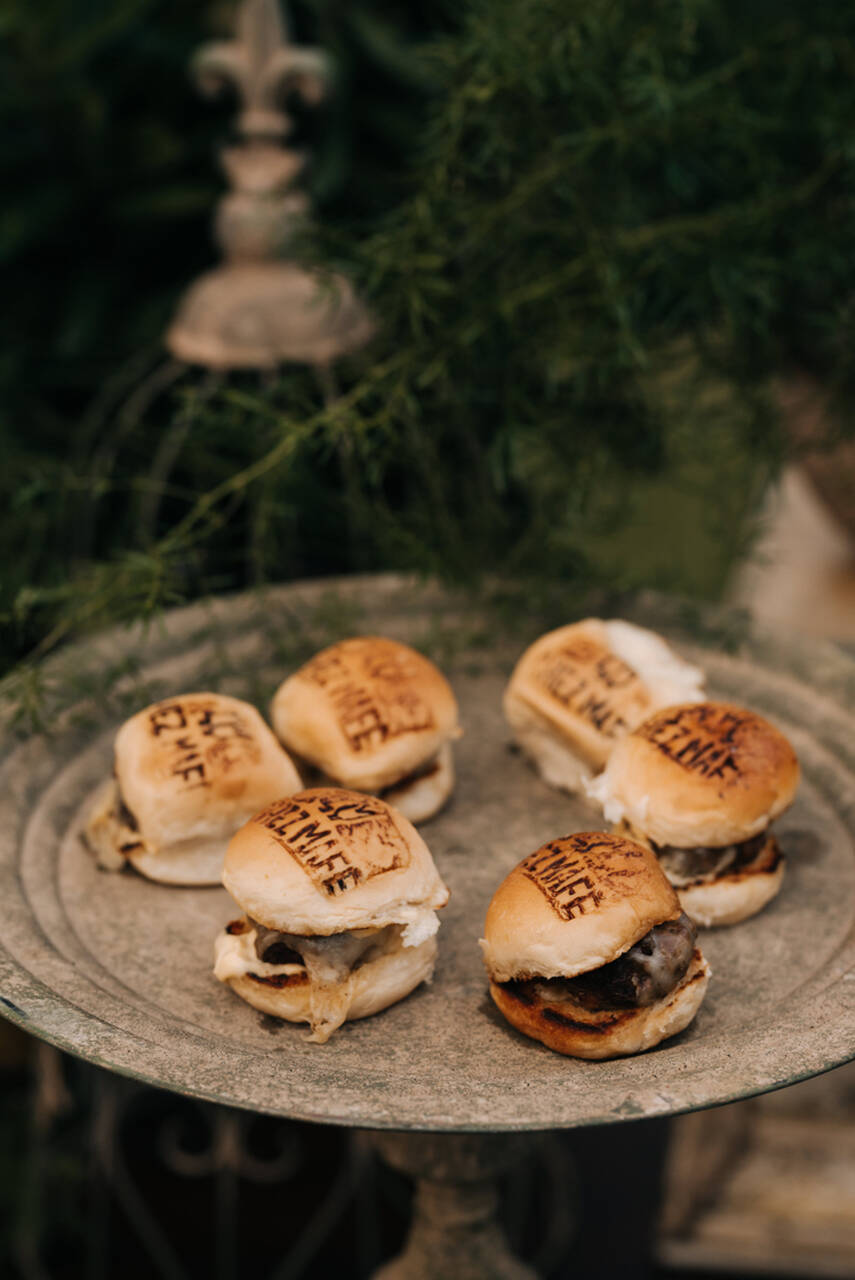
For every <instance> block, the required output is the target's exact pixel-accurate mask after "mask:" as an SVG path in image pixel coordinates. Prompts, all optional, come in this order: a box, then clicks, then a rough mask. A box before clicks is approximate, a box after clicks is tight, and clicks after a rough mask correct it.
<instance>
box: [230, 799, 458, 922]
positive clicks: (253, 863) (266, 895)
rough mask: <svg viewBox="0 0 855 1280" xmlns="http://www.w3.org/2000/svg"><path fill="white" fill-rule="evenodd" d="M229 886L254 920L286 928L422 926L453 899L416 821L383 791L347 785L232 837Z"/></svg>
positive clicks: (273, 809) (278, 811)
mask: <svg viewBox="0 0 855 1280" xmlns="http://www.w3.org/2000/svg"><path fill="white" fill-rule="evenodd" d="M223 884H224V885H225V886H226V888H227V889H228V891H229V893H230V894H231V895H232V897H233V898H234V899H235V901H236V902H237V903H238V905H239V906H241V907H243V909H244V911H246V913H247V915H249V916H251V917H252V918H253V920H257V921H258V923H259V924H262V925H265V926H266V927H267V928H268V929H276V930H279V931H282V932H285V933H299V934H323V935H328V934H331V933H341V932H343V931H344V930H347V929H366V928H384V927H385V926H386V925H389V924H404V925H410V926H413V927H414V928H416V929H417V928H418V927H419V922H420V921H421V920H423V918H424V916H425V911H426V910H428V911H431V912H432V911H433V909H434V908H436V907H442V906H444V905H445V903H446V902H447V901H448V889H447V888H446V887H445V885H444V884H443V882H442V880H441V879H440V876H439V873H438V871H437V869H436V867H435V866H434V863H433V858H432V857H431V855H430V851H429V849H428V847H427V845H426V844H425V842H424V841H423V840H422V838H421V836H420V835H419V833H418V832H417V831H416V829H415V827H413V826H412V825H411V824H410V823H409V822H408V821H407V819H406V818H405V817H403V815H402V814H400V813H398V811H397V810H396V809H393V808H392V806H391V805H388V804H386V803H385V801H383V800H379V799H377V797H376V796H366V795H362V794H361V793H359V792H355V791H344V790H341V789H339V788H338V787H315V788H312V789H311V790H309V791H300V792H298V793H297V794H296V795H294V796H291V797H290V798H289V799H288V800H281V801H278V802H277V803H276V804H272V805H269V806H268V808H266V809H264V810H263V811H262V812H261V813H258V814H256V815H255V817H254V818H252V819H250V821H249V822H247V823H246V825H245V826H244V827H242V828H241V829H240V831H238V833H237V834H236V835H235V836H234V837H233V838H232V840H231V841H230V843H229V847H228V850H227V852H226V860H225V866H224V868H223ZM432 919H433V918H432ZM435 927H436V926H435V924H433V928H432V929H431V932H432V931H433V929H435ZM418 940H419V939H418V938H411V939H410V945H415V944H416V942H417V941H418Z"/></svg>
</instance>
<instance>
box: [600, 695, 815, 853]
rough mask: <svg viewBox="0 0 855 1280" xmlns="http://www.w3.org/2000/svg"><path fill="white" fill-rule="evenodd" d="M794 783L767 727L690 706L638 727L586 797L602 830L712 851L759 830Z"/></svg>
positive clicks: (793, 767)
mask: <svg viewBox="0 0 855 1280" xmlns="http://www.w3.org/2000/svg"><path fill="white" fill-rule="evenodd" d="M798 781H799V762H798V760H797V759H796V754H795V752H794V751H793V748H792V747H791V746H790V744H789V742H788V741H787V739H786V738H785V737H784V735H783V734H782V733H779V731H778V730H777V729H775V728H774V727H773V726H772V725H771V724H769V722H768V720H764V719H763V717H762V716H758V715H756V714H755V713H754V712H753V711H746V710H745V709H744V708H743V707H735V706H731V705H729V704H728V703H724V702H698V703H692V704H690V705H688V706H679V707H668V708H666V709H665V710H664V711H659V712H657V713H656V715H653V716H651V717H650V718H649V719H648V720H645V721H644V723H643V724H642V725H639V727H638V728H637V729H635V730H634V732H632V733H631V734H629V735H627V736H626V737H625V738H624V739H623V740H622V741H621V742H619V743H618V745H617V746H616V747H615V750H614V752H613V754H612V757H611V759H610V760H609V763H608V766H607V768H606V771H605V773H604V774H603V776H602V778H601V779H599V780H598V782H596V783H594V784H593V787H592V788H591V790H592V792H593V793H594V794H595V795H596V797H597V798H598V799H600V800H601V802H602V804H603V810H604V813H605V815H606V818H607V819H608V820H609V821H610V822H620V821H625V822H628V823H629V824H630V826H631V827H633V828H634V829H635V830H637V831H638V832H640V833H641V834H643V835H646V836H648V837H649V838H650V839H651V840H654V841H655V842H656V843H657V844H667V845H676V846H677V847H678V848H681V849H688V848H694V847H696V846H698V845H705V846H709V847H712V848H718V847H720V846H723V845H726V844H734V843H738V842H740V841H743V840H748V839H750V838H751V837H752V836H755V835H757V834H758V833H759V832H761V831H763V830H765V828H766V827H767V826H768V825H769V823H770V822H771V821H772V819H773V818H775V817H777V815H778V814H779V813H781V812H782V811H783V810H784V809H786V808H787V806H788V805H789V804H790V803H791V801H792V799H793V796H794V795H795V791H796V787H797V786H798Z"/></svg>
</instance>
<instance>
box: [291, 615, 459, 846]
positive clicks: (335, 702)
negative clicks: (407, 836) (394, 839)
mask: <svg viewBox="0 0 855 1280" xmlns="http://www.w3.org/2000/svg"><path fill="white" fill-rule="evenodd" d="M271 719H272V721H273V727H274V729H275V730H276V732H277V734H278V735H279V738H280V740H281V741H282V742H283V743H284V745H285V746H286V747H287V748H288V750H289V751H292V752H293V753H294V754H295V755H297V756H298V757H300V759H301V760H304V761H307V762H308V763H309V764H310V765H312V766H314V768H315V769H317V770H319V771H320V775H321V776H320V778H319V781H322V782H331V783H333V784H336V785H339V786H343V787H347V788H349V789H351V790H353V791H366V792H370V793H372V794H375V795H380V796H382V797H383V799H385V800H387V801H388V802H389V804H392V805H394V806H395V808H396V809H398V810H400V812H401V813H403V814H404V815H405V816H406V817H407V818H409V819H410V821H411V822H424V821H426V820H427V819H428V818H430V817H432V816H433V815H434V814H435V813H436V812H437V811H438V810H439V809H440V808H441V807H442V805H443V804H444V803H445V802H446V800H447V799H448V797H449V796H450V794H451V792H452V789H453V787H454V766H453V760H452V750H451V743H452V741H453V740H454V739H455V738H457V737H459V736H460V732H461V730H460V728H459V726H458V718H457V703H456V701H455V698H454V694H453V693H452V691H451V688H450V686H449V684H448V681H447V680H446V679H445V677H444V676H443V675H442V673H441V672H440V671H438V670H437V668H436V667H435V666H434V664H433V663H432V662H430V661H429V660H428V659H427V658H425V657H423V656H422V654H420V653H417V652H416V651H415V649H410V648H409V647H408V646H407V645H405V644H399V643H398V642H397V641H396V640H387V639H383V638H382V637H379V636H355V637H353V638H352V639H349V640H342V641H341V642H340V643H339V644H334V645H332V646H331V647H330V648H328V649H324V650H323V651H322V652H321V653H319V654H317V655H316V656H315V657H314V658H312V659H311V661H309V662H307V663H306V664H305V666H303V667H301V668H300V670H299V671H297V672H295V673H294V675H292V676H290V677H289V679H287V680H286V681H285V682H284V683H283V684H282V685H281V686H280V688H279V689H278V690H277V692H276V695H275V696H274V699H273V705H272V708H271Z"/></svg>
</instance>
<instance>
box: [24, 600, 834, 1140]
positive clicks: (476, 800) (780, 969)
mask: <svg viewBox="0 0 855 1280" xmlns="http://www.w3.org/2000/svg"><path fill="white" fill-rule="evenodd" d="M353 631H363V632H365V631H372V632H375V633H381V634H388V635H391V636H393V637H395V638H398V639H401V640H404V641H409V642H411V643H416V644H418V645H420V646H421V647H423V648H425V649H427V650H429V651H430V652H432V654H433V655H434V656H436V657H437V658H438V659H439V660H440V661H441V662H442V663H443V665H444V667H445V669H446V671H447V673H448V674H449V676H450V678H451V680H452V682H453V685H454V688H455V690H456V692H457V695H458V697H459V700H460V703H461V709H462V720H463V723H464V725H465V730H466V732H465V737H464V738H463V740H462V741H461V743H460V744H459V746H458V749H457V767H458V782H457V788H456V791H455V796H454V800H453V802H452V804H451V805H450V806H449V807H448V808H447V809H446V811H445V812H444V813H443V814H442V815H441V816H440V817H438V818H437V819H435V820H434V821H433V822H431V823H429V824H427V825H426V826H425V827H424V828H423V834H424V836H425V839H426V840H427V842H428V844H429V845H430V847H431V849H432V851H433V853H434V856H435V858H436V861H437V863H438V865H439V867H440V870H441V872H442V874H443V876H444V877H445V878H446V880H447V882H448V884H449V885H450V887H451V890H452V897H451V901H450V903H449V906H448V907H447V908H446V909H445V911H444V912H443V913H442V927H441V930H440V935H439V941H440V959H439V964H438V967H437V972H436V977H435V979H434V982H433V984H432V986H430V987H429V988H422V989H421V990H419V991H418V992H417V993H415V994H414V995H412V996H411V997H410V998H409V999H407V1000H405V1001H403V1002H402V1003H400V1004H398V1005H396V1006H394V1007H393V1008H392V1009H390V1010H388V1011H386V1012H385V1013H383V1014H381V1015H379V1016H376V1017H374V1018H370V1019H366V1020H365V1021H362V1022H357V1023H354V1024H349V1025H347V1026H346V1027H345V1028H344V1029H343V1030H342V1031H341V1032H339V1033H337V1034H336V1035H335V1036H334V1037H333V1039H332V1040H331V1041H330V1043H329V1044H328V1045H326V1046H317V1045H312V1044H308V1043H307V1042H306V1040H305V1030H304V1029H303V1028H301V1027H296V1026H292V1025H289V1024H282V1023H277V1022H275V1021H274V1020H272V1019H269V1018H266V1017H264V1016H262V1015H261V1014H259V1013H257V1012H256V1011H254V1010H252V1009H251V1008H250V1007H249V1006H248V1005H246V1004H244V1003H243V1002H242V1001H240V1000H238V999H237V998H236V997H235V996H233V995H232V994H231V992H230V991H229V990H227V989H226V988H225V987H223V986H221V985H220V984H219V983H217V982H216V981H215V980H214V978H213V977H212V974H211V947H212V939H213V937H214V935H215V934H216V932H217V930H218V929H219V928H220V927H221V926H222V924H223V923H224V922H225V921H227V920H228V919H229V918H231V917H232V916H233V915H234V914H236V912H235V909H234V906H233V904H231V900H230V899H229V897H228V895H227V894H226V893H225V891H224V890H221V889H204V890H191V889H169V888H166V887H164V886H160V885H155V884H152V883H150V882H148V881H146V880H144V879H142V878H140V877H138V876H136V875H135V874H133V873H123V874H120V875H114V874H112V875H111V874H108V873H105V872H100V871H98V870H97V869H96V867H95V866H94V863H93V860H92V858H91V856H90V855H89V854H88V852H87V851H86V849H85V848H84V846H83V844H82V842H81V840H80V838H79V830H80V825H81V819H82V817H83V815H84V813H85V811H86V808H87V804H88V802H89V798H90V797H91V794H92V792H93V789H94V788H95V787H96V786H97V785H98V783H99V782H100V781H101V779H102V778H103V777H104V776H105V774H106V773H107V771H108V770H109V768H110V762H111V740H112V736H113V733H114V731H115V728H116V727H117V725H118V723H119V722H120V721H121V719H122V718H123V716H124V715H126V714H128V713H129V712H130V711H132V710H134V709H137V708H138V707H139V706H141V705H143V703H144V701H146V700H151V699H152V698H154V697H161V696H166V695H167V694H172V693H179V692H186V691H190V690H193V689H201V688H204V687H218V688H220V689H222V690H224V691H226V692H229V693H236V694H238V695H243V696H248V697H250V698H252V699H254V700H256V701H257V702H258V703H259V705H260V706H261V707H262V709H265V699H266V697H267V696H268V695H269V693H270V691H271V690H272V689H273V688H274V687H275V685H276V683H278V681H279V680H280V679H282V678H283V677H284V676H285V674H287V672H288V671H289V670H290V669H293V666H294V665H295V664H296V663H297V661H298V660H299V659H300V658H301V657H303V656H305V655H306V653H308V652H309V651H311V650H312V649H313V648H314V647H317V646H318V645H319V644H321V643H326V642H328V641H329V640H330V639H332V638H333V637H334V636H336V635H339V634H347V633H352V632H353ZM523 643H524V639H523V638H522V637H521V636H519V635H518V636H517V637H516V638H515V639H513V640H505V641H503V642H502V643H497V642H496V640H495V633H494V632H491V631H490V629H489V627H485V626H484V625H483V623H482V620H481V619H479V618H478V617H477V616H475V615H474V614H471V615H470V614H469V613H467V611H466V609H465V607H463V606H461V605H460V604H459V602H458V603H453V602H450V601H448V600H447V599H446V597H444V596H443V595H442V594H441V593H440V592H439V591H437V590H436V589H433V588H418V587H416V586H415V585H414V584H412V583H407V582H403V581H402V580H400V579H396V578H392V577H384V578H380V579H368V580H350V581H348V582H346V583H343V584H338V585H337V586H335V587H332V588H331V587H330V584H301V585H297V586H295V587H289V588H280V589H277V590H276V591H275V592H273V593H271V594H269V595H267V596H264V597H259V596H256V597H245V598H241V599H239V600H237V601H230V602H228V603H227V604H222V605H219V606H214V607H212V606H194V607H192V608H190V609H185V610H180V611H177V612H176V613H174V614H173V615H171V616H170V617H169V619H168V621H167V625H166V627H165V628H164V629H162V630H160V631H158V632H150V633H148V634H147V635H130V634H128V633H122V634H120V635H116V634H110V635H107V636H105V637H103V638H102V639H101V640H100V641H98V642H97V643H94V644H92V643H90V645H88V646H87V647H86V648H85V649H83V648H81V649H79V650H76V651H72V652H70V653H69V654H66V655H65V656H64V657H63V658H62V660H61V662H57V664H55V665H54V666H53V667H52V668H51V674H52V678H53V680H54V682H55V684H56V685H57V687H60V688H62V689H63V690H64V691H65V693H66V695H67V693H68V689H69V687H72V685H73V688H78V687H79V688H80V690H81V693H80V697H79V698H77V700H75V697H74V696H73V695H72V696H71V697H68V696H66V702H67V704H68V705H66V706H65V707H64V709H62V710H57V713H56V718H55V720H54V722H53V724H52V727H51V732H50V733H48V734H39V735H33V736H30V737H28V738H24V739H22V738H20V737H18V738H17V739H16V738H15V736H14V735H13V734H12V733H11V732H10V733H8V734H7V736H6V740H5V748H4V750H5V756H4V759H3V763H2V793H1V794H2V800H0V805H2V817H3V821H2V824H0V894H2V902H3V909H2V912H0V1001H2V1004H0V1011H2V1012H4V1013H5V1014H6V1016H8V1017H10V1018H12V1019H13V1020H15V1021H17V1022H19V1023H20V1025H21V1026H23V1027H25V1028H27V1029H28V1030H30V1031H31V1032H33V1033H34V1034H35V1035H37V1036H41V1037H42V1038H44V1039H46V1040H48V1041H51V1042H52V1043H54V1044H56V1045H59V1046H60V1047H61V1048H63V1049H66V1050H68V1051H70V1052H72V1053H75V1054H78V1055H79V1056H81V1057H83V1058H86V1059H88V1060H90V1061H92V1062H95V1063H98V1064H100V1065H102V1066H105V1067H108V1068H111V1069H113V1070H116V1071H119V1072H122V1073H124V1074H126V1075H130V1076H134V1077H137V1078H139V1079H142V1080H146V1081H149V1082H151V1083H153V1084H156V1085H160V1086H163V1087H165V1088H169V1089H174V1090H176V1091H178V1092H181V1093H185V1094H190V1095H194V1096H198V1097H203V1098H208V1099H212V1100H215V1101H219V1102H224V1103H228V1104H232V1105H235V1106H239V1107H245V1108H249V1109H251V1110H255V1111H260V1112H269V1113H274V1114H279V1115H284V1116H292V1117H298V1118H303V1119H309V1120H317V1121H325V1122H330V1123H336V1124H345V1125H359V1126H365V1127H376V1128H395V1129H406V1128H412V1129H436V1130H482V1129H483V1130H501V1129H507V1130H513V1129H545V1128H558V1127H565V1126H573V1125H582V1124H594V1123H604V1122H610V1121H617V1120H622V1119H626V1118H631V1117H636V1116H649V1115H664V1114H668V1113H674V1112H678V1111H684V1110H690V1109H694V1108H698V1107H705V1106H709V1105H711V1104H713V1103H717V1102H722V1101H725V1100H729V1099H733V1098H739V1097H745V1096H748V1095H750V1094H753V1093H757V1092H761V1091H765V1090H768V1089H773V1088H776V1087H779V1086H781V1085H784V1084H787V1083H790V1082H793V1081H795V1080H798V1079H802V1078H804V1077H805V1076H808V1075H811V1074H816V1073H818V1072H821V1071H824V1070H827V1069H829V1068H831V1067H833V1066H835V1065H838V1064H839V1063H841V1062H843V1061H845V1060H848V1059H849V1058H851V1057H853V1056H855V856H853V853H855V849H853V843H855V838H854V837H853V832H855V734H853V722H852V719H851V715H850V708H851V707H852V706H853V705H855V663H853V661H852V659H851V658H850V657H848V656H846V655H844V654H843V653H842V652H841V651H840V650H838V649H835V648H834V647H833V646H812V647H811V648H810V649H805V648H798V647H792V646H790V645H788V643H786V642H785V641H784V640H781V639H769V638H767V639H765V640H755V641H751V642H745V643H743V644H742V646H741V650H740V651H739V652H738V653H737V654H736V655H733V654H731V655H729V656H728V655H726V654H724V653H722V652H720V651H717V650H716V649H715V648H711V647H710V648H707V647H704V646H703V645H698V644H697V634H696V637H695V642H694V643H688V642H685V641H678V643H679V647H680V648H681V650H682V651H683V652H684V653H687V654H688V656H690V657H692V658H694V659H696V660H698V661H701V662H702V663H703V664H704V665H705V667H706V669H707V671H708V675H709V680H710V687H711V691H712V693H713V694H714V695H718V696H726V697H728V698H732V699H734V700H737V701H742V702H744V703H746V704H748V705H750V706H752V707H754V708H756V709H757V710H759V711H761V712H762V713H764V714H767V715H768V716H770V718H772V719H773V720H774V721H775V722H776V723H778V724H779V725H780V726H781V727H782V728H783V729H784V730H785V732H787V733H788V734H789V735H790V737H791V738H792V740H793V742H794V744H795V746H796V749H797V750H798V752H799V755H800V757H801V760H802V763H803V766H804V773H805V779H804V783H803V785H802V787H801V789H800V792H799V795H798V799H797V801H796V803H795V805H794V807H793V808H792V810H791V811H790V812H789V813H788V814H787V815H786V816H785V817H784V818H783V819H782V820H781V822H780V826H779V830H780V835H781V841H782V844H783V847H784V849H785V851H786V853H787V854H788V855H789V869H788V873H787V877H786V879H785V882H784V888H783V890H782V892H781V894H780V896H779V898H778V899H777V900H776V901H775V902H774V903H773V904H772V905H771V906H770V907H769V908H768V909H767V910H766V911H765V912H764V913H763V914H762V915H761V916H760V917H758V918H757V919H755V920H754V921H750V922H747V923H745V924H743V925H740V926H737V927H734V928H731V929H725V930H719V931H706V932H705V933H703V934H702V945H703V948H704V951H705V953H706V955H707V957H708V958H709V960H710V963H711V965H712V968H713V972H714V977H713V980H712V982H711V984H710V989H709V993H708V997H707V1000H706V1002H705V1004H704V1005H703V1006H702V1008H701V1011H700V1013H699V1015H698V1017H697V1019H696V1021H695V1022H694V1024H693V1025H692V1027H691V1028H690V1029H689V1030H688V1031H686V1032H684V1033H683V1034H682V1035H681V1036H679V1037H677V1038H676V1039H674V1040H672V1041H669V1042H666V1043H665V1044H664V1045H662V1046H660V1047H659V1048H658V1049H656V1050H655V1051H653V1052H651V1053H648V1054H645V1055H642V1056H639V1057H635V1058H629V1059H623V1060H619V1061H615V1062H604V1063H583V1062H577V1061H574V1060H571V1059H567V1058H562V1057H560V1056H558V1055H556V1054H553V1053H551V1052H550V1051H549V1050H547V1049H545V1048H543V1047H541V1046H540V1045H538V1044H536V1043H535V1042H533V1041H531V1040H527V1039H525V1038H524V1037H522V1036H520V1035H518V1034H517V1033H516V1032H514V1031H513V1030H512V1029H510V1028H509V1027H508V1026H507V1025H506V1024H505V1023H504V1022H503V1020H502V1019H501V1018H500V1017H499V1015H498V1014H497V1012H496V1011H495V1010H494V1008H493V1006H492V1004H491V1003H490V1001H489V999H488V997H487V990H486V983H485V979H484V973H483V969H482V965H481V960H480V954H479V950H478V946H477V939H478V936H479V933H480V928H481V923H482V920H483V917H484V911H485V908H486V905H487V902H488V901H489V898H490V896H491V894H492V892H493V890H494V888H495V886H496V885H497V884H498V882H499V881H500V880H501V878H502V877H503V876H504V874H505V873H506V872H507V871H508V869H509V868H510V867H511V866H513V865H514V864H515V863H516V862H517V861H518V860H519V859H520V858H521V857H523V856H524V855H525V854H527V853H529V852H531V851H532V850H533V849H535V848H536V847H537V846H538V845H539V844H541V843H542V842H543V841H545V840H546V839H547V838H549V837H552V836H555V835H559V834H567V833H569V832H571V831H573V830H580V829H584V828H586V827H597V826H599V825H601V823H600V822H599V821H598V817H597V814H596V812H595V811H593V810H591V809H589V808H587V807H586V805H585V804H583V803H581V802H579V801H573V800H571V799H569V798H568V797H566V796H564V795H562V794H560V793H558V792H555V791H552V790H550V789H549V788H547V787H546V786H545V785H544V784H543V783H542V782H540V781H539V779H538V778H537V777H536V776H535V775H534V773H533V772H532V771H531V770H530V769H529V768H528V767H527V766H526V764H525V763H524V761H523V760H522V759H521V758H520V757H519V756H518V755H516V754H514V753H513V752H512V751H511V750H510V749H509V737H508V733H507V731H506V729H505V726H504V724H503V721H502V716H501V709H500V694H501V690H502V687H503V684H504V682H505V680H506V678H507V675H508V673H509V670H510V668H511V666H512V663H513V660H514V657H515V656H516V654H517V653H518V652H519V650H520V648H521V646H522V644H523ZM117 655H120V656H121V658H122V663H123V666H122V668H121V671H120V672H119V678H118V681H117V683H116V684H115V686H114V689H113V692H112V693H111V694H110V695H109V696H106V695H105V696H104V697H103V698H95V699H93V697H92V694H91V691H90V692H86V691H85V682H81V672H83V671H85V670H86V669H87V668H88V669H90V670H95V669H99V668H100V669H104V668H106V667H107V666H108V665H109V663H110V662H111V661H114V660H115V659H116V657H117ZM128 655H130V656H131V659H132V661H131V662H128ZM75 681H76V683H74V682H75Z"/></svg>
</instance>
